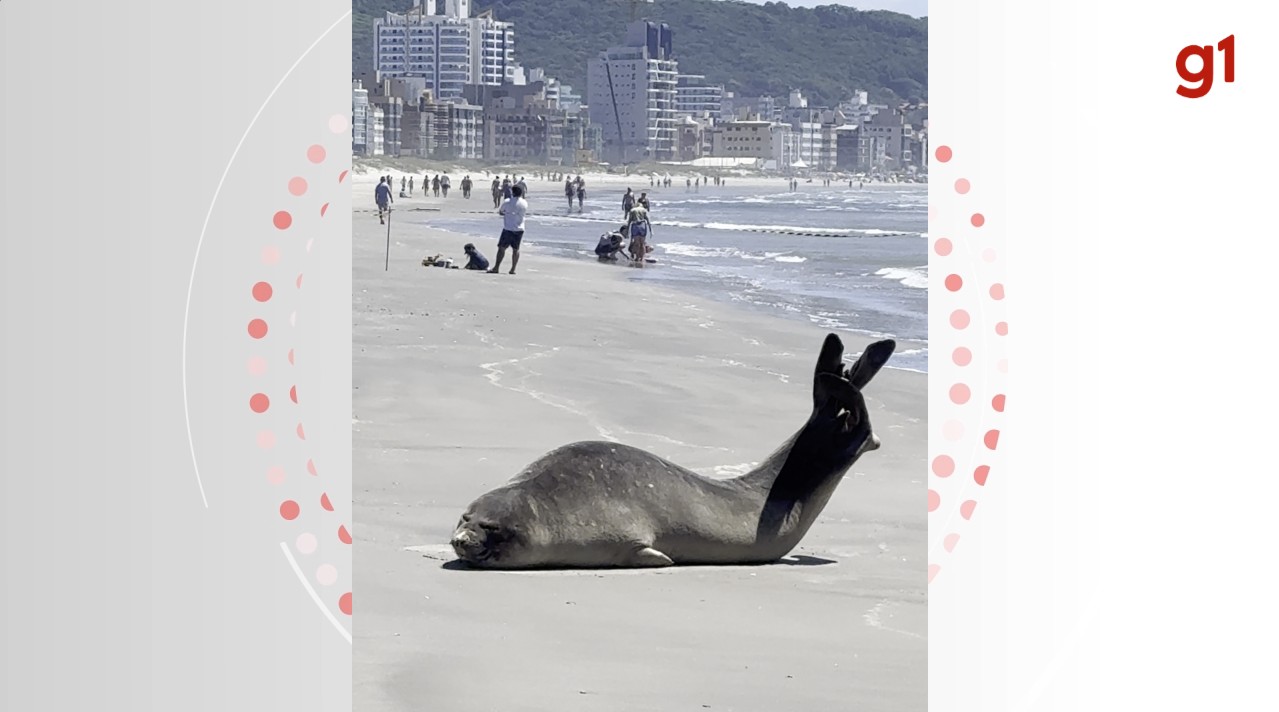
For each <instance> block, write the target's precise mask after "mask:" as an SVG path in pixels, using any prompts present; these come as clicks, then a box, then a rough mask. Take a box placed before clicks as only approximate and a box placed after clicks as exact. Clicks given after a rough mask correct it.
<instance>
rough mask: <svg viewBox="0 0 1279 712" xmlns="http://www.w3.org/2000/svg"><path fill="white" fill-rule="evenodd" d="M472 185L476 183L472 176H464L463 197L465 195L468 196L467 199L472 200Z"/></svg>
mask: <svg viewBox="0 0 1279 712" xmlns="http://www.w3.org/2000/svg"><path fill="white" fill-rule="evenodd" d="M472 185H474V184H473V183H472V182H471V177H470V176H466V177H465V178H463V179H462V197H463V198H466V199H467V200H470V199H471V186H472Z"/></svg>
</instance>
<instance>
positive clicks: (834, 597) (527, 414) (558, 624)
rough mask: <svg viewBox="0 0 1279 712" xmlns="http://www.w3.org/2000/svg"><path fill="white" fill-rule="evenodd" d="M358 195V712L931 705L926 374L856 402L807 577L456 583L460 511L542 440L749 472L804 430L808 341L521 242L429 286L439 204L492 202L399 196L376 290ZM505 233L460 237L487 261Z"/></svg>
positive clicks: (460, 578) (469, 206) (376, 236)
mask: <svg viewBox="0 0 1279 712" xmlns="http://www.w3.org/2000/svg"><path fill="white" fill-rule="evenodd" d="M397 178H398V174H397ZM397 188H398V186H397ZM355 190H356V206H357V212H356V214H355V215H354V223H355V225H354V242H355V247H354V264H355V267H354V269H355V274H354V292H355V293H354V325H353V333H354V348H355V353H354V386H355V389H356V390H355V393H354V408H355V413H354V425H353V428H354V453H355V455H354V500H355V528H354V531H355V538H356V549H355V565H356V569H355V590H356V591H357V602H356V610H357V615H356V617H355V618H354V620H353V624H354V634H355V669H354V677H355V705H354V708H355V709H356V710H358V711H359V712H375V711H381V710H397V711H398V710H405V711H408V710H414V711H419V710H448V711H450V712H466V711H469V710H476V711H481V710H485V711H487V710H500V711H502V712H515V711H521V710H529V711H534V710H536V711H547V712H551V711H553V712H560V711H572V710H601V711H608V712H623V711H629V710H644V711H666V710H691V711H693V712H700V711H701V710H707V709H709V710H724V711H736V712H748V711H750V712H754V711H760V712H764V711H768V712H785V711H789V710H885V711H893V710H924V709H925V707H926V683H927V669H926V659H927V656H926V652H927V642H926V635H927V622H926V621H927V616H926V598H925V587H926V572H925V567H926V562H925V532H926V513H925V507H924V502H925V485H924V477H925V473H926V469H927V462H926V459H927V455H926V437H927V436H926V433H927V427H926V426H927V416H926V402H927V400H926V377H925V376H924V375H922V374H918V373H910V372H903V371H895V370H891V369H886V370H885V371H883V372H881V374H880V375H879V376H878V377H877V378H876V380H875V381H874V382H873V383H872V384H871V385H870V386H869V387H868V389H867V400H868V405H869V407H870V410H871V417H872V422H873V423H874V425H875V429H876V433H877V434H878V435H879V436H880V438H881V439H882V440H883V443H884V446H883V447H882V448H881V449H880V450H879V451H877V452H873V453H870V454H868V455H866V456H865V457H863V458H862V460H861V461H859V462H858V463H856V465H854V468H853V470H852V471H851V472H850V473H849V474H848V476H847V477H846V478H845V480H844V482H843V483H842V484H841V485H840V486H839V489H838V490H837V491H836V493H835V495H834V497H833V498H832V499H831V501H830V504H829V505H828V506H827V508H826V509H825V511H824V512H823V513H822V516H821V517H820V518H819V519H818V521H817V523H816V524H815V525H814V526H813V528H812V530H811V531H810V532H809V534H808V536H807V537H806V538H805V540H804V541H803V543H802V544H801V546H800V548H799V549H798V550H797V551H796V552H795V554H798V555H800V557H799V558H792V559H790V560H788V562H786V563H781V564H776V565H770V566H759V567H689V568H671V569H664V570H645V571H617V572H600V571H589V572H530V573H502V572H476V571H459V570H449V569H446V568H443V565H444V563H445V562H446V561H448V560H450V559H451V558H452V556H451V554H450V552H449V551H448V549H447V545H446V543H447V541H448V539H449V536H450V534H451V532H452V529H453V527H454V525H455V524H456V522H457V519H458V516H459V515H460V514H461V512H462V511H463V509H464V508H465V507H466V505H467V504H468V503H470V502H471V501H472V500H473V499H475V498H476V497H477V496H479V495H481V494H483V493H484V492H486V491H488V490H490V489H492V488H493V487H496V486H498V485H500V484H502V483H503V482H505V481H506V480H508V479H509V478H510V477H512V476H514V475H515V474H516V473H517V472H518V471H519V470H520V469H521V468H523V467H524V466H525V465H527V464H528V463H529V462H531V461H532V460H534V459H536V458H537V457H539V456H541V455H542V454H544V453H545V452H546V451H548V450H550V449H552V448H554V447H557V446H559V445H563V444H566V443H569V442H573V441H576V440H588V439H615V440H618V441H621V442H625V443H628V444H631V445H635V446H638V447H642V448H645V449H648V450H651V451H653V452H655V453H657V454H659V455H661V456H664V457H667V458H669V459H671V460H674V461H676V462H678V463H680V464H682V465H684V466H686V467H689V468H692V469H694V470H696V471H699V472H702V473H704V474H707V475H712V476H728V475H731V474H736V473H739V472H741V471H743V470H744V469H746V468H747V467H749V465H750V464H751V463H754V462H758V461H760V460H761V459H763V458H764V457H765V456H766V455H768V454H769V453H770V452H771V451H772V450H773V449H774V448H775V447H777V446H778V445H779V444H780V443H781V442H782V441H783V440H784V439H785V438H786V437H787V436H789V435H790V434H791V433H792V432H794V430H796V429H797V428H798V427H799V426H800V425H801V424H802V423H803V421H804V420H805V418H806V417H807V415H808V411H809V408H810V406H811V377H812V376H811V374H812V369H813V364H814V361H815V360H816V357H817V351H818V348H819V347H820V345H821V341H822V338H823V337H824V335H825V333H824V332H823V331H821V330H820V329H818V328H817V327H813V326H808V325H805V324H803V323H799V322H792V321H790V320H785V319H780V318H773V317H769V316H766V315H764V316H761V315H760V314H758V313H755V312H753V311H746V310H738V309H734V308H732V307H730V306H726V305H722V304H717V303H713V302H709V301H705V300H701V299H697V298H695V297H692V296H688V295H685V294H683V293H679V292H675V291H668V290H665V289H662V288H658V287H654V286H653V285H650V284H643V283H639V282H636V281H635V280H633V279H630V278H631V277H633V276H635V274H634V271H633V270H630V269H627V268H625V267H620V266H611V265H600V264H597V263H594V262H589V261H573V260H567V259H557V258H553V257H550V256H546V255H544V254H539V252H538V250H537V247H536V240H537V235H536V232H535V231H531V232H530V233H529V235H528V237H527V238H526V243H525V244H526V248H525V254H524V257H523V261H522V262H521V264H520V270H519V274H518V275H516V276H509V275H507V274H505V266H504V268H503V274H500V275H488V274H482V273H473V272H466V271H463V270H444V269H439V268H428V267H422V266H421V259H422V257H423V256H425V255H428V254H435V253H444V254H446V255H449V256H453V257H454V258H455V259H456V258H460V257H461V256H462V255H461V245H462V243H463V242H464V240H463V239H461V238H459V237H458V236H456V235H451V234H449V233H445V232H442V231H439V230H433V229H431V228H430V227H429V225H430V222H431V219H432V217H433V216H437V215H439V214H440V213H439V212H438V210H440V208H441V204H443V209H445V210H482V209H484V208H485V207H486V206H491V202H490V199H489V196H488V193H487V188H486V187H485V188H484V189H482V190H477V191H476V193H475V196H474V197H473V198H472V200H471V201H463V200H462V199H461V196H460V191H458V192H457V194H456V197H450V198H449V199H448V200H447V201H441V200H434V199H431V200H427V199H421V198H419V199H416V200H398V202H397V207H398V208H399V210H398V212H397V213H396V214H395V216H394V218H393V220H394V226H393V227H394V231H393V233H392V236H393V239H392V246H391V265H390V270H389V271H384V270H383V251H384V248H385V239H386V233H385V228H384V227H382V226H381V225H379V224H378V220H377V217H376V215H375V214H373V213H371V212H369V211H368V208H367V207H366V206H367V205H370V204H371V200H372V197H371V196H372V181H370V180H369V179H368V178H367V177H364V176H357V180H356V185H355ZM455 190H456V188H455ZM366 196H367V197H366ZM533 208H534V209H536V208H537V205H536V204H534V205H533ZM432 211H435V212H432ZM500 229H501V221H500V218H497V217H496V216H495V217H494V221H493V230H492V233H493V238H492V239H491V240H487V241H483V242H477V244H478V245H479V247H480V249H481V251H482V252H483V253H484V254H485V255H487V256H488V257H489V258H490V259H492V258H493V257H494V255H495V252H496V250H495V243H496V236H497V234H498V232H499V231H500ZM507 259H508V262H509V255H508V258H507ZM864 343H865V342H864V341H857V340H855V339H851V338H845V345H846V347H847V354H846V355H847V356H849V357H851V356H854V355H855V354H857V353H858V352H859V351H860V350H861V348H862V346H863V345H864Z"/></svg>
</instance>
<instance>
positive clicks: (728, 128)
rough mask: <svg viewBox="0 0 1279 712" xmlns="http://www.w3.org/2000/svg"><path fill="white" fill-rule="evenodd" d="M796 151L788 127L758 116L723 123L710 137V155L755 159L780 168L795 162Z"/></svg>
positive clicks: (791, 133)
mask: <svg viewBox="0 0 1279 712" xmlns="http://www.w3.org/2000/svg"><path fill="white" fill-rule="evenodd" d="M796 148H797V142H796V137H795V134H794V132H793V131H791V127H789V126H787V125H786V124H780V123H777V122H775V121H765V120H763V119H761V118H759V117H752V118H748V119H739V120H736V121H726V122H723V123H721V124H719V125H718V126H716V127H715V130H714V132H713V135H712V138H711V156H714V157H717V158H754V159H758V160H760V161H763V162H764V163H765V165H771V166H772V167H773V168H779V169H781V168H787V167H789V166H790V165H791V164H792V163H794V162H795V161H796V160H798V155H797V151H796Z"/></svg>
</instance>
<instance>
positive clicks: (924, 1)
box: [746, 0, 928, 17]
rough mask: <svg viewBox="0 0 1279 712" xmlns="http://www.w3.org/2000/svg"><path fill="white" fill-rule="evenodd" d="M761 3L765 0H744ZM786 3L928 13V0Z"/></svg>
mask: <svg viewBox="0 0 1279 712" xmlns="http://www.w3.org/2000/svg"><path fill="white" fill-rule="evenodd" d="M746 1H747V2H753V3H755V4H757V5H762V4H763V3H764V2H766V0H746ZM782 2H785V3H786V4H787V5H794V6H796V7H814V6H816V5H848V6H850V7H855V8H857V9H858V10H892V11H893V12H901V13H905V14H907V15H913V16H915V17H923V16H925V15H927V14H928V0H782Z"/></svg>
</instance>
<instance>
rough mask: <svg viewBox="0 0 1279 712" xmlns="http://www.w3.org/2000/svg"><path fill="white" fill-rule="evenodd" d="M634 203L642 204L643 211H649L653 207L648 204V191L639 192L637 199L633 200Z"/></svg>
mask: <svg viewBox="0 0 1279 712" xmlns="http://www.w3.org/2000/svg"><path fill="white" fill-rule="evenodd" d="M635 204H636V205H642V206H644V210H645V211H649V210H652V209H653V208H652V207H650V206H649V204H648V193H640V197H639V200H637V201H635ZM631 207H634V206H631Z"/></svg>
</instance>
